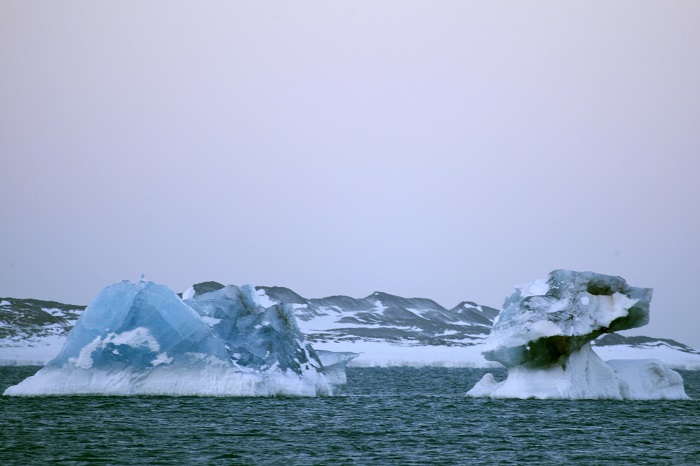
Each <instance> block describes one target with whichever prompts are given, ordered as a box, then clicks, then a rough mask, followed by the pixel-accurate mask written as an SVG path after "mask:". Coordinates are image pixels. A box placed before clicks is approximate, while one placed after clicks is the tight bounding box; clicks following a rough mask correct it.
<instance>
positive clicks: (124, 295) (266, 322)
mask: <svg viewBox="0 0 700 466" xmlns="http://www.w3.org/2000/svg"><path fill="white" fill-rule="evenodd" d="M186 298H188V299H184V300H181V299H180V298H179V297H178V296H177V295H176V294H175V293H174V292H172V291H171V290H170V289H168V288H167V287H166V286H163V285H159V284H156V283H153V282H146V281H144V280H142V281H140V282H138V283H131V282H128V281H124V282H121V283H117V284H115V285H112V286H110V287H107V288H105V289H104V290H102V292H100V294H99V295H98V296H97V297H96V298H95V300H94V301H93V302H92V304H90V306H88V308H87V309H86V310H85V312H84V313H83V315H82V316H81V317H80V319H78V321H77V323H76V325H75V327H74V328H73V330H72V331H71V332H70V333H69V335H68V338H67V340H66V343H65V345H64V347H63V349H62V350H61V352H60V353H59V354H58V356H57V357H56V358H55V359H53V360H51V361H50V362H49V363H48V364H47V365H46V366H45V367H44V368H42V369H41V370H39V371H38V372H37V373H36V374H35V375H33V376H31V377H29V378H27V379H25V380H24V381H22V382H20V383H19V384H17V385H15V386H13V387H10V388H8V389H7V390H6V391H5V395H66V394H101V395H137V394H138V395H143V394H147V395H217V396H275V395H294V396H315V395H332V394H333V391H334V388H335V387H336V386H337V385H339V384H342V383H344V382H345V365H346V364H347V363H348V362H349V361H350V360H351V359H352V357H353V356H354V355H352V354H337V355H333V354H330V355H324V357H323V359H322V358H319V355H318V354H317V353H316V352H315V351H314V349H313V348H312V347H311V345H310V344H309V343H307V342H306V340H305V338H304V336H303V335H302V333H301V332H300V330H299V328H298V327H297V324H296V320H295V317H294V313H293V308H292V307H291V306H288V305H284V304H275V303H270V302H267V300H266V299H265V297H264V295H263V296H261V295H260V294H259V293H258V292H257V291H256V290H255V288H253V287H252V286H243V287H240V288H239V287H235V286H227V287H224V288H221V289H217V290H213V291H208V292H205V293H202V294H199V295H196V296H195V295H194V293H192V294H191V295H190V296H186ZM323 360H326V361H328V362H327V364H328V367H326V366H324V363H323V362H322V361H323Z"/></svg>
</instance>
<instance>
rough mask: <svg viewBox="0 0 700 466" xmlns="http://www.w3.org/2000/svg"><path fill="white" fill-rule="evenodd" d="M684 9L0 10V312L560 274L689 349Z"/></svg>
mask: <svg viewBox="0 0 700 466" xmlns="http://www.w3.org/2000/svg"><path fill="white" fill-rule="evenodd" d="M698 24H700V2H697V1H694V0H693V1H687V2H679V1H656V2H645V1H629V2H627V1H619V2H607V1H606V2H589V1H585V2H583V1H581V2H576V1H571V2H558V1H557V2H492V1H488V2H468V1H460V2H451V1H424V2H409V1H401V2H393V1H392V2H381V1H372V2H326V1H324V2H274V1H272V2H264V3H260V2H246V3H239V2H228V1H226V2H206V1H205V2H188V3H184V2H171V1H167V2H158V1H150V2H140V1H139V2H128V1H121V2H100V1H85V2H76V1H66V2H35V1H27V0H21V1H11V0H3V1H2V2H0V156H1V158H0V296H4V297H7V296H9V297H33V298H39V299H52V300H57V301H62V302H68V303H74V304H88V303H89V302H90V301H91V300H92V298H93V297H94V296H95V295H96V294H97V293H98V292H99V290H100V289H102V288H103V287H105V286H107V285H110V284H112V283H114V282H116V281H120V280H123V279H131V280H137V279H138V278H139V276H140V274H141V273H145V274H146V276H147V278H149V279H152V280H154V281H157V282H160V283H164V284H166V285H168V286H170V287H171V288H172V289H173V290H175V291H183V290H184V289H186V288H187V287H189V286H190V285H191V284H192V283H196V282H201V281H205V280H216V281H220V282H222V283H227V284H228V283H231V284H237V285H240V284H244V283H252V284H255V285H279V286H286V287H289V288H292V289H293V290H295V291H296V292H298V293H300V294H301V295H303V296H305V297H309V298H311V297H322V296H327V295H332V294H345V295H350V296H353V297H364V296H366V295H369V294H370V293H372V292H374V291H379V290H380V291H385V292H388V293H393V294H398V295H401V296H406V297H413V296H420V297H426V298H432V299H434V300H435V301H437V302H438V303H440V304H442V305H443V306H446V307H452V306H455V305H456V304H457V303H459V302H460V301H462V300H473V301H476V302H479V303H481V304H486V305H490V306H494V307H500V306H501V304H502V303H503V300H504V298H505V297H506V296H507V295H509V294H511V293H512V291H513V287H514V285H516V284H520V283H523V282H529V281H532V280H535V279H538V278H542V277H545V276H546V274H547V273H548V272H549V271H551V270H553V269H557V268H568V269H574V270H591V271H595V272H600V273H606V274H612V275H620V276H622V277H624V278H625V279H627V281H628V282H629V283H630V284H631V285H633V286H647V287H652V288H654V299H653V301H652V310H651V323H650V324H649V326H648V327H645V328H644V329H642V330H640V331H638V332H637V333H639V334H646V335H650V336H656V337H666V338H673V339H677V340H679V341H682V342H684V343H687V344H691V345H693V346H695V347H696V348H700V312H699V311H700V309H699V307H700V304H699V303H700V173H699V169H700V85H699V84H698V83H700V53H698V50H700V27H698Z"/></svg>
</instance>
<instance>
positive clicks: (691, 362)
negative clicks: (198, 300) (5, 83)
mask: <svg viewBox="0 0 700 466" xmlns="http://www.w3.org/2000/svg"><path fill="white" fill-rule="evenodd" d="M223 287H224V285H222V284H221V283H217V282H203V283H198V284H196V285H194V286H193V287H192V288H191V289H189V290H187V291H186V292H185V293H183V294H181V295H180V296H181V297H182V296H185V297H192V296H196V295H198V294H202V293H206V292H208V291H213V290H217V289H220V288H223ZM256 290H257V291H258V295H259V301H260V304H262V305H264V306H269V305H274V304H277V303H287V304H290V305H292V306H293V308H294V312H295V315H296V317H297V323H298V325H299V328H300V329H301V331H302V332H303V333H304V334H305V335H306V338H307V339H308V340H309V341H310V342H311V343H312V344H313V345H314V347H315V348H317V349H324V350H330V351H352V352H356V353H360V357H358V358H357V360H356V361H355V363H354V364H355V365H357V366H391V365H415V366H422V365H443V366H462V367H464V366H466V367H484V366H493V365H494V363H491V362H489V361H486V360H484V359H483V357H482V355H481V346H482V344H483V342H484V339H485V338H486V337H487V336H488V334H489V331H490V329H491V325H492V323H493V320H494V318H495V317H496V316H497V315H498V313H499V310H498V309H495V308H492V307H488V306H484V305H479V304H477V303H474V302H472V301H463V302H461V303H459V304H458V305H457V306H455V307H453V308H451V309H447V308H444V307H443V306H441V305H439V304H438V303H436V302H435V301H433V300H430V299H426V298H403V297H400V296H395V295H391V294H388V293H383V292H375V293H372V294H371V295H369V296H367V297H365V298H351V297H348V296H329V297H325V298H315V299H308V298H304V297H302V296H300V295H299V294H297V293H295V292H294V291H292V290H290V289H289V288H284V287H279V286H257V287H256ZM84 309H85V306H79V305H70V304H63V303H59V302H54V301H41V300H36V299H17V298H0V364H5V365H8V364H10V365H11V364H44V363H46V362H47V361H48V360H50V359H52V358H53V357H54V356H56V354H58V351H59V350H60V348H61V346H62V344H63V341H64V340H65V338H66V335H67V334H68V332H69V331H70V329H71V328H72V327H73V325H74V324H75V322H76V320H77V319H78V318H79V317H80V315H81V313H82V311H83V310H84ZM594 346H595V348H596V351H597V352H599V353H603V354H601V356H603V357H604V358H609V359H614V358H621V359H625V358H629V357H635V358H640V357H641V358H647V357H654V358H658V359H662V360H664V362H666V363H667V364H669V365H671V366H673V367H677V368H681V369H700V351H697V350H695V349H693V348H690V347H689V346H687V345H684V344H682V343H679V342H677V341H674V340H668V339H659V338H651V337H644V336H633V337H630V336H623V335H620V334H607V335H604V336H602V337H600V338H598V339H597V340H595V341H594Z"/></svg>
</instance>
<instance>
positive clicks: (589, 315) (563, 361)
mask: <svg viewBox="0 0 700 466" xmlns="http://www.w3.org/2000/svg"><path fill="white" fill-rule="evenodd" d="M651 297H652V290H651V288H635V287H631V286H629V285H628V284H627V283H626V282H625V280H624V279H622V278H620V277H614V276H608V275H602V274H598V273H593V272H574V271H570V270H555V271H553V272H551V273H550V274H549V276H548V278H546V279H542V280H537V281H535V282H533V283H529V284H527V285H522V286H519V287H516V291H515V293H513V294H512V295H511V296H510V297H509V298H507V299H506V301H505V303H504V305H503V310H502V311H501V313H500V314H499V315H498V316H497V317H496V320H495V321H494V324H493V328H492V329H491V333H490V335H489V337H488V339H487V341H486V346H485V351H484V357H485V358H486V359H488V360H490V361H497V362H500V363H501V364H503V365H504V366H506V367H507V368H508V376H507V378H506V379H505V380H503V381H500V382H499V381H496V379H495V378H494V377H493V375H492V374H486V375H485V376H484V377H483V378H482V379H481V380H480V381H479V382H478V383H477V384H476V385H475V386H474V388H472V389H471V390H470V391H469V392H468V393H467V395H469V396H474V397H492V398H565V399H688V396H687V395H686V394H685V390H684V387H683V379H682V377H681V376H680V374H678V373H677V372H675V371H673V370H671V369H669V368H668V367H666V365H665V364H663V363H662V362H661V361H658V360H655V359H644V360H613V361H607V362H605V361H603V360H602V359H600V357H599V356H598V355H597V354H596V353H595V352H594V351H593V349H592V348H591V345H590V341H591V340H593V339H595V338H597V337H598V336H600V335H602V334H603V333H609V332H616V331H619V330H625V329H630V328H636V327H641V326H643V325H646V324H647V323H648V322H649V304H650V302H651Z"/></svg>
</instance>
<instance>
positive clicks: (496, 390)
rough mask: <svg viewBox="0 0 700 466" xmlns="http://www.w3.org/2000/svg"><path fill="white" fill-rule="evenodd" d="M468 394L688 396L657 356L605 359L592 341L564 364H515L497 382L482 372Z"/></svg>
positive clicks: (633, 397)
mask: <svg viewBox="0 0 700 466" xmlns="http://www.w3.org/2000/svg"><path fill="white" fill-rule="evenodd" d="M467 396H471V397H490V398H521V399H525V398H538V399H613V400H623V399H628V400H658V399H679V400H684V399H685V400H687V399H689V398H688V396H687V395H686V393H685V390H684V388H683V378H682V377H681V376H680V374H678V373H677V372H675V371H673V370H671V369H669V368H668V367H667V366H666V365H665V364H663V363H662V362H661V361H657V360H639V361H635V360H625V361H609V362H608V363H606V362H604V361H603V360H602V359H600V357H599V356H598V355H597V354H596V353H595V352H594V351H593V349H592V348H591V346H590V344H586V345H584V346H583V347H582V348H581V349H580V350H579V351H576V352H574V353H572V354H571V355H570V356H569V358H568V360H567V361H566V365H565V366H564V367H562V366H560V365H553V366H550V367H547V368H536V369H535V368H529V367H525V366H515V367H512V368H509V369H508V377H507V378H506V379H505V380H503V381H501V382H498V381H496V379H495V378H494V377H493V375H492V374H490V373H489V374H486V375H484V377H482V379H481V380H480V381H479V382H477V384H476V385H475V386H474V387H473V388H472V389H471V390H469V391H468V392H467Z"/></svg>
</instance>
